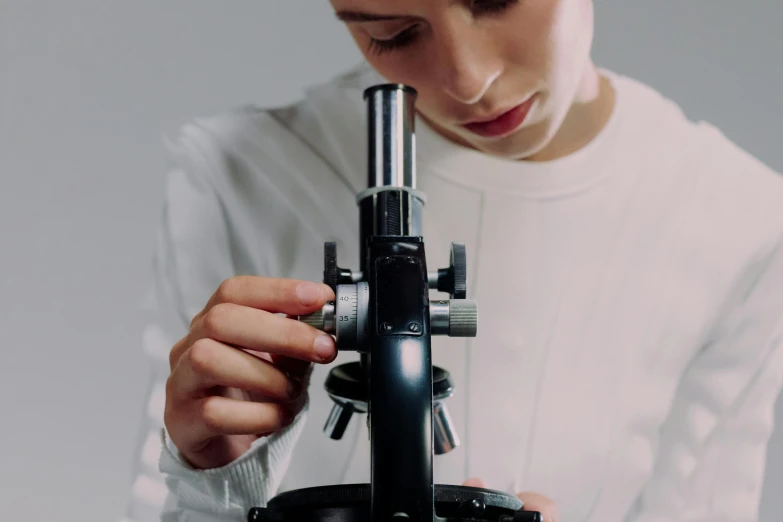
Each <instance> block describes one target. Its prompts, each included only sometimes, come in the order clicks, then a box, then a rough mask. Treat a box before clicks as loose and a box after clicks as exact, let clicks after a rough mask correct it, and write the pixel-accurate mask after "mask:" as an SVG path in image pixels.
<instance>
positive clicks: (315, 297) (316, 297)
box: [296, 283, 323, 306]
mask: <svg viewBox="0 0 783 522" xmlns="http://www.w3.org/2000/svg"><path fill="white" fill-rule="evenodd" d="M322 295H323V291H322V289H321V285H319V284H316V283H302V284H300V285H299V286H297V287H296V297H298V298H299V301H300V302H301V303H302V304H303V305H305V306H312V305H314V304H316V303H317V302H319V301H320V300H321V296H322Z"/></svg>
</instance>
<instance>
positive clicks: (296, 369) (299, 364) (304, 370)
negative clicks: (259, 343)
mask: <svg viewBox="0 0 783 522" xmlns="http://www.w3.org/2000/svg"><path fill="white" fill-rule="evenodd" d="M269 358H270V359H271V362H272V364H274V365H275V366H277V367H278V368H280V369H281V370H282V371H284V372H287V373H288V375H289V376H290V377H296V378H303V377H304V376H305V375H307V374H308V373H309V372H310V370H311V369H312V366H313V363H311V362H310V361H303V360H301V359H294V358H293V357H287V356H285V355H280V354H276V353H270V354H269Z"/></svg>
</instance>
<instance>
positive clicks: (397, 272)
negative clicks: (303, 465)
mask: <svg viewBox="0 0 783 522" xmlns="http://www.w3.org/2000/svg"><path fill="white" fill-rule="evenodd" d="M367 256H368V261H367V265H368V268H369V281H370V321H371V322H370V325H371V331H370V332H368V333H369V339H370V358H369V362H370V372H369V375H370V379H369V390H370V402H369V405H370V411H369V414H370V439H371V444H372V469H371V472H372V474H371V477H372V478H371V480H372V506H371V510H372V518H371V520H391V519H392V516H394V514H395V513H405V514H406V515H407V516H408V517H410V519H412V520H420V521H424V520H426V521H429V520H432V519H433V518H434V507H433V506H434V493H433V482H432V480H433V479H432V459H433V433H432V359H431V354H432V349H431V337H430V332H429V297H428V296H429V284H428V282H427V264H426V259H425V255H424V242H423V240H422V238H420V237H417V238H412V237H399V236H397V237H394V236H391V237H390V236H376V237H372V238H370V240H369V241H368V250H367Z"/></svg>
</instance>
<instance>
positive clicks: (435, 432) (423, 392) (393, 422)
mask: <svg viewBox="0 0 783 522" xmlns="http://www.w3.org/2000/svg"><path fill="white" fill-rule="evenodd" d="M416 96H417V93H416V91H415V90H414V89H412V88H411V87H409V86H406V85H399V84H382V85H376V86H373V87H370V88H368V89H366V90H365V91H364V100H365V102H366V107H367V124H368V126H367V132H368V163H369V165H368V167H369V168H368V186H367V188H366V189H365V190H363V191H362V192H361V193H359V194H358V195H357V197H356V202H357V205H358V207H359V219H360V222H359V236H360V241H361V244H360V267H361V268H360V270H357V271H353V270H350V269H346V268H342V267H340V266H339V265H338V263H337V252H336V244H335V243H326V244H325V245H324V272H323V281H324V283H326V284H328V285H329V286H331V288H332V289H333V290H334V292H335V301H333V302H330V303H327V304H326V305H325V306H324V307H323V309H321V310H319V311H317V312H315V313H313V314H310V315H307V316H300V317H298V320H300V321H303V322H306V323H307V324H310V325H312V326H314V327H316V328H318V329H319V330H323V331H325V332H328V333H330V334H332V335H334V336H335V337H336V343H337V349H338V350H352V351H357V352H359V361H357V362H351V363H347V364H342V365H340V366H337V367H335V368H333V369H332V370H331V371H330V372H329V375H328V377H327V379H326V382H325V387H326V391H327V393H328V394H329V396H330V397H331V398H332V400H333V401H334V406H333V408H332V411H331V413H330V415H329V417H328V419H327V421H326V425H325V428H324V430H325V431H326V432H327V434H328V435H329V436H330V437H331V438H332V439H335V440H339V439H340V438H341V437H342V435H343V433H344V432H345V429H346V428H347V426H348V424H349V422H350V420H351V417H352V416H353V415H354V413H366V419H367V426H368V428H369V434H370V448H371V470H370V471H371V474H370V483H369V484H346V485H330V486H321V487H312V488H304V489H297V490H293V491H288V492H285V493H282V494H279V495H277V496H276V497H274V498H272V499H271V500H270V501H269V502H268V504H267V506H265V507H254V508H252V509H251V510H250V511H249V513H248V522H462V521H486V522H523V521H524V522H535V521H537V522H540V521H541V520H542V517H541V514H540V513H538V512H533V511H524V510H523V503H522V501H521V500H519V499H518V498H517V497H515V496H513V495H509V494H506V493H503V492H500V491H495V490H490V489H483V488H474V487H467V486H456V485H446V484H434V483H433V460H434V458H435V457H434V456H435V455H440V454H444V453H447V452H448V451H450V450H452V449H454V448H455V447H456V445H457V444H458V443H459V442H458V439H457V436H456V434H455V432H454V428H453V425H452V422H451V419H450V417H449V414H448V410H447V408H446V406H445V403H444V401H445V400H446V399H447V398H448V397H450V396H451V395H452V394H453V391H454V386H453V383H452V381H451V378H450V376H449V373H448V372H447V371H446V370H445V369H442V368H438V367H436V366H433V365H432V348H431V338H432V336H433V335H448V336H450V337H475V336H476V332H477V324H478V316H477V305H476V302H475V301H473V300H469V299H467V298H466V295H467V286H466V279H467V266H466V255H465V246H464V245H463V244H461V243H452V246H451V253H450V262H449V267H447V268H442V269H438V270H435V271H429V270H428V267H427V262H426V255H425V248H424V238H423V237H422V210H423V207H424V204H425V202H426V196H425V194H423V193H422V192H421V191H419V190H417V189H416V169H415V148H416V147H415V145H416V144H415V128H414V127H415V108H414V107H415V101H416ZM431 289H436V290H438V291H439V292H445V293H448V294H449V297H450V299H448V300H441V301H431V300H430V297H429V291H430V290H431Z"/></svg>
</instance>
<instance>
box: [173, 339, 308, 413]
mask: <svg viewBox="0 0 783 522" xmlns="http://www.w3.org/2000/svg"><path fill="white" fill-rule="evenodd" d="M215 386H223V387H227V388H237V389H240V390H245V391H247V392H251V393H256V394H261V395H262V396H264V397H267V398H269V399H272V400H278V401H282V402H289V401H293V400H295V399H297V398H299V396H300V395H301V393H302V391H303V389H302V386H301V385H300V384H299V383H298V382H296V381H293V380H291V379H289V378H288V377H287V376H286V375H285V374H284V373H283V372H281V371H280V370H279V369H278V368H275V367H274V366H273V365H272V364H270V363H268V362H267V361H264V360H261V359H259V358H257V357H253V356H252V355H249V354H247V353H245V352H243V351H241V350H236V349H234V348H232V347H230V346H226V345H224V344H223V343H221V342H219V341H215V340H214V339H208V338H205V339H200V340H198V341H197V342H196V343H195V344H194V345H193V346H192V347H191V348H190V350H188V351H187V352H186V353H185V355H183V356H182V357H181V358H180V361H179V363H178V364H177V366H176V367H175V368H174V371H173V372H172V374H171V377H170V391H171V393H172V395H173V397H175V398H179V399H181V400H187V398H189V397H195V396H198V395H201V394H203V393H204V392H205V391H206V390H208V389H209V388H213V387H215ZM175 400H176V399H175Z"/></svg>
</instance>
